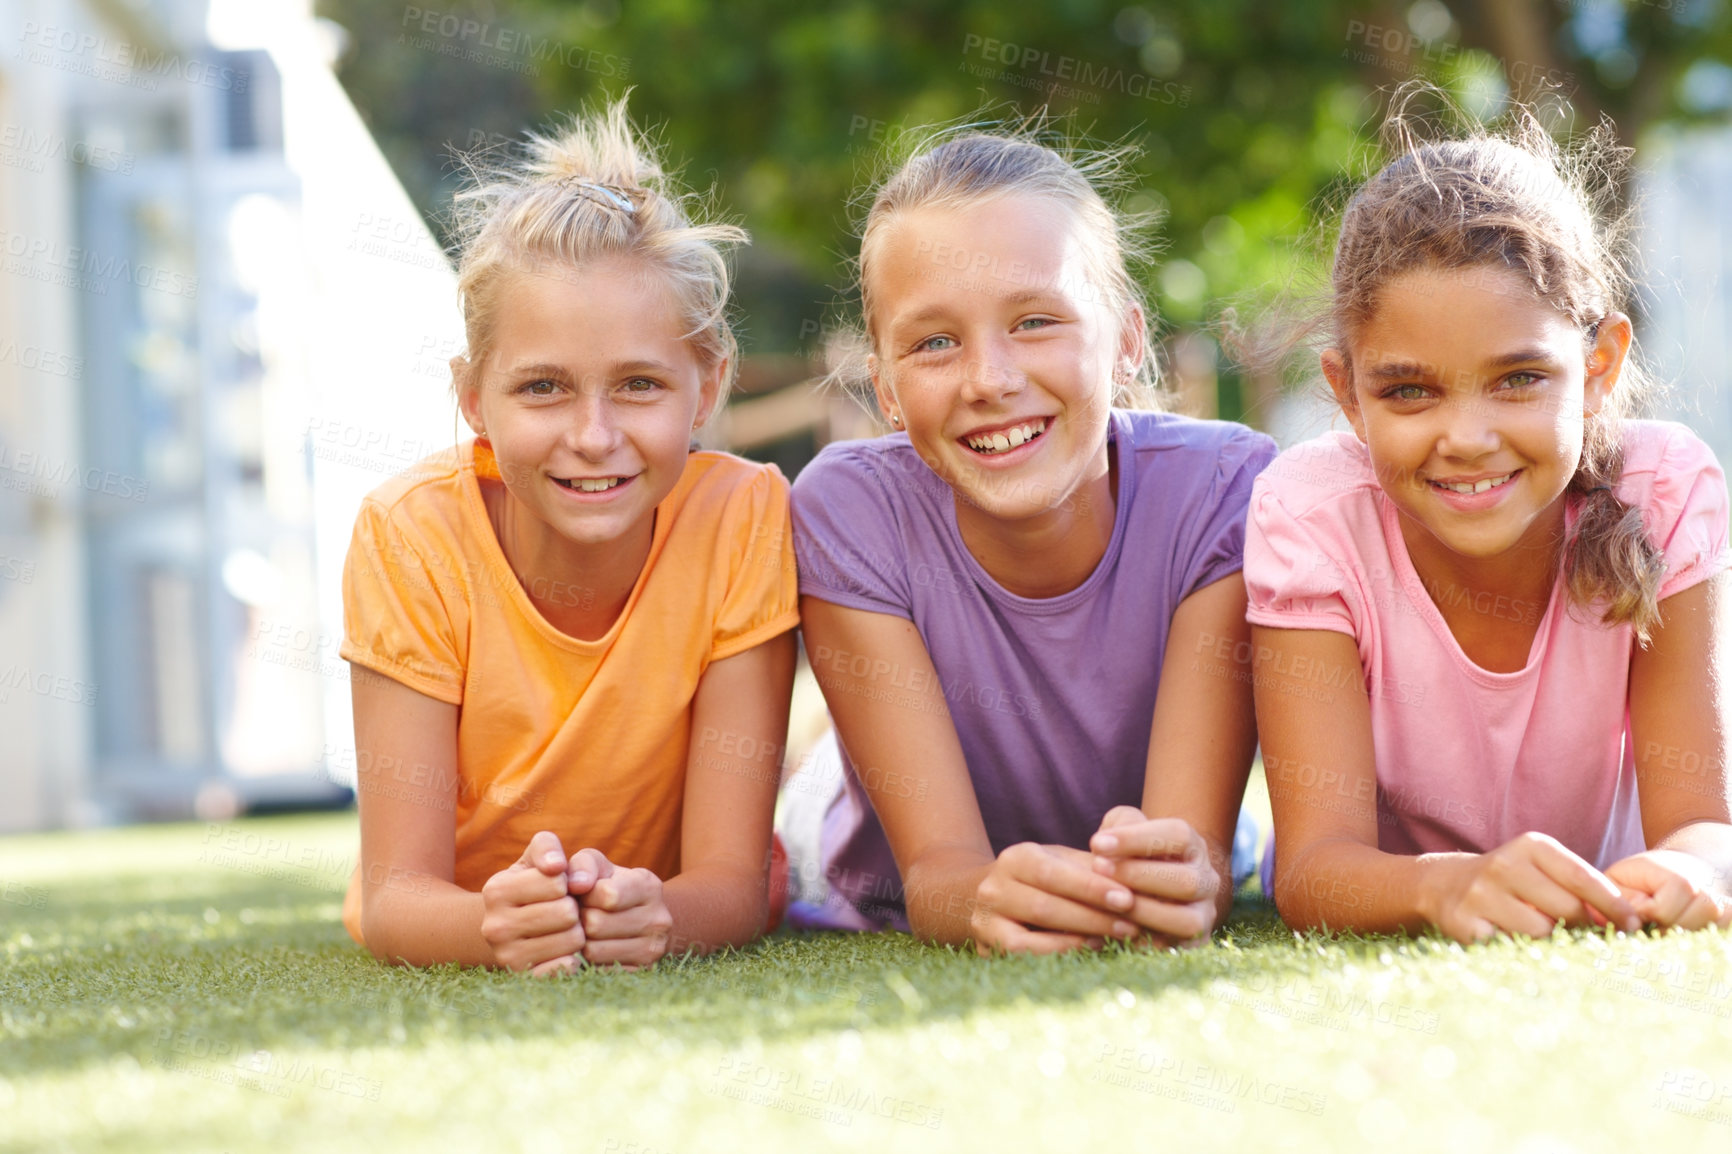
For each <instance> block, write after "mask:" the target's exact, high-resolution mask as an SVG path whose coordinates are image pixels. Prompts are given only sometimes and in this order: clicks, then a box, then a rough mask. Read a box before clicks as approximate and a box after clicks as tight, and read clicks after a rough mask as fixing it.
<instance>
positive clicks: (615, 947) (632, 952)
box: [583, 934, 668, 968]
mask: <svg viewBox="0 0 1732 1154" xmlns="http://www.w3.org/2000/svg"><path fill="white" fill-rule="evenodd" d="M667 949H668V939H667V935H666V934H659V935H653V936H650V937H636V938H620V939H617V940H612V941H600V942H598V941H591V942H590V943H589V944H588V945H586V946H584V947H583V956H584V960H585V961H587V962H588V963H589V964H590V965H592V966H629V967H632V968H637V967H640V966H653V965H655V964H656V963H657V962H659V961H660V960H661V958H662V955H663V954H665V953H667Z"/></svg>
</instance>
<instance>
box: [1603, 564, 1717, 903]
mask: <svg viewBox="0 0 1732 1154" xmlns="http://www.w3.org/2000/svg"><path fill="white" fill-rule="evenodd" d="M1728 580H1729V578H1728V577H1727V576H1726V575H1724V574H1722V575H1721V576H1719V577H1716V578H1714V579H1713V580H1710V581H1704V582H1702V583H1700V584H1697V585H1693V586H1691V587H1690V588H1688V589H1685V590H1684V591H1682V592H1680V593H1677V594H1674V595H1673V596H1671V597H1668V598H1666V600H1665V601H1663V602H1661V603H1660V613H1661V622H1660V625H1659V626H1658V627H1657V628H1656V629H1655V630H1654V633H1653V636H1652V638H1651V639H1650V641H1649V644H1648V647H1647V648H1646V649H1638V650H1636V652H1635V654H1634V655H1633V656H1632V658H1631V660H1630V740H1631V742H1632V744H1633V746H1634V751H1635V759H1636V785H1637V793H1638V795H1639V796H1640V797H1641V802H1642V832H1643V836H1644V837H1645V839H1646V840H1647V843H1648V846H1649V847H1650V848H1649V853H1646V854H1640V855H1637V858H1630V859H1625V861H1623V862H1619V863H1617V864H1615V865H1613V866H1612V867H1611V869H1609V870H1608V871H1607V873H1608V874H1610V875H1611V877H1612V879H1613V880H1614V881H1617V882H1619V883H1620V884H1621V885H1623V886H1624V887H1625V889H1626V890H1627V891H1634V892H1635V893H1637V894H1638V895H1641V896H1639V897H1638V900H1637V905H1638V909H1640V910H1641V912H1642V913H1643V916H1644V917H1645V918H1647V919H1648V920H1651V921H1655V922H1658V923H1659V924H1661V925H1680V926H1683V927H1684V928H1690V929H1694V928H1697V927H1699V926H1702V925H1706V924H1708V922H1710V921H1714V922H1720V923H1722V924H1732V812H1729V806H1728V800H1727V795H1728V784H1727V782H1728V778H1727V772H1726V752H1727V750H1726V730H1727V726H1726V717H1727V702H1726V697H1725V695H1726V692H1727V690H1728V688H1729V687H1728V685H1727V681H1726V675H1727V672H1728V670H1727V662H1726V653H1725V650H1726V645H1725V638H1724V630H1725V628H1726V625H1727V622H1726V620H1725V617H1726V612H1727V585H1728ZM1638 859H1641V860H1640V861H1638ZM1649 866H1657V867H1658V868H1657V869H1650V868H1648V867H1649Z"/></svg>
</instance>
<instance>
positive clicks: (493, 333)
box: [342, 103, 798, 974]
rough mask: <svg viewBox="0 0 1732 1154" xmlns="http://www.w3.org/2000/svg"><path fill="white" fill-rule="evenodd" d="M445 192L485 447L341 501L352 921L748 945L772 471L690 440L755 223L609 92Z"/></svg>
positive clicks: (765, 809)
mask: <svg viewBox="0 0 1732 1154" xmlns="http://www.w3.org/2000/svg"><path fill="white" fill-rule="evenodd" d="M457 203H458V210H459V215H460V224H461V226H462V228H461V236H462V257H461V260H460V263H459V269H458V273H459V289H460V291H461V294H462V303H463V312H464V321H465V325H466V328H467V338H468V352H467V355H465V356H459V357H457V358H455V359H454V360H453V361H452V372H453V377H454V383H455V387H456V392H457V398H458V402H459V405H460V407H461V410H462V413H463V416H464V418H465V419H466V420H467V421H468V422H469V425H470V427H471V428H472V429H473V430H474V431H475V435H476V439H475V440H473V441H469V442H465V443H464V444H461V445H459V446H457V447H456V448H455V449H453V450H451V451H450V452H448V453H446V454H442V455H440V456H439V457H436V458H434V459H431V460H429V461H426V462H423V463H422V464H421V465H419V466H417V467H416V468H415V469H412V470H411V471H410V472H408V473H406V474H404V475H403V476H400V477H397V478H395V479H393V480H392V481H390V482H388V483H386V484H385V485H383V486H381V487H380V488H379V489H377V490H376V491H374V492H373V493H372V494H370V495H369V496H368V498H367V500H366V502H365V503H364V504H363V506H362V510H361V514H360V516H359V518H358V519H357V521H356V525H355V535H354V541H353V544H352V545H351V547H350V550H349V557H348V562H347V567H346V571H345V575H344V615H345V634H346V636H345V639H344V643H343V649H342V653H343V656H344V657H345V658H347V659H348V660H349V661H350V662H351V663H352V664H353V667H354V678H353V692H354V703H355V745H356V750H357V758H356V760H357V765H358V768H359V775H358V778H359V780H358V789H359V793H360V799H361V862H360V868H359V869H358V870H357V873H356V878H355V880H354V882H353V883H352V884H351V887H350V893H349V898H348V901H347V902H346V903H345V906H344V923H345V925H346V926H347V927H348V929H349V932H350V933H351V934H352V935H354V937H355V939H356V940H357V941H359V942H362V943H363V944H364V945H366V946H367V948H368V949H370V950H371V951H372V952H373V953H374V954H375V955H376V956H378V957H380V958H382V959H386V960H390V961H398V962H406V963H409V964H412V965H425V964H432V963H438V962H452V961H455V962H461V963H465V964H471V965H496V966H503V967H506V968H509V969H513V970H530V971H531V972H533V973H535V974H550V973H557V972H569V971H572V970H574V969H576V968H577V967H578V966H579V965H582V964H585V963H588V964H596V965H608V964H618V965H623V966H629V967H638V966H647V965H653V964H654V963H655V962H656V960H657V959H659V958H660V957H661V956H662V955H663V954H664V953H666V952H667V951H669V950H670V949H672V950H675V951H684V950H686V949H691V948H696V949H700V950H707V949H712V948H716V947H720V946H723V945H729V944H736V945H737V944H741V943H744V942H746V941H749V940H750V939H751V938H752V937H754V936H755V935H756V934H757V933H758V932H760V930H761V929H762V927H763V926H764V925H765V922H766V915H767V913H768V907H769V895H768V889H769V886H768V881H769V879H768V869H767V863H768V862H769V860H770V846H771V833H770V821H771V813H772V810H773V808H774V805H775V794H776V785H777V779H778V770H779V766H780V750H781V748H782V743H783V740H784V737H785V734H786V729H787V718H788V702H789V695H790V692H791V686H792V680H793V670H794V641H793V634H792V632H791V630H792V629H793V627H794V626H795V625H796V624H797V623H798V614H797V610H796V607H795V606H796V592H795V577H794V562H793V554H792V546H791V543H790V538H789V534H788V532H787V524H788V496H787V492H788V486H787V482H786V481H785V480H783V479H782V477H781V475H780V474H779V473H778V472H777V471H776V470H775V468H774V467H773V466H768V465H756V464H752V463H750V462H747V461H742V460H740V459H738V458H736V457H732V456H729V455H727V454H725V453H711V452H693V451H691V450H690V444H691V438H692V434H693V432H694V430H696V429H697V428H698V427H699V426H700V425H702V424H703V423H704V421H705V420H706V419H707V418H708V417H709V415H710V414H711V413H712V412H713V411H714V410H715V408H716V406H717V405H718V404H719V403H720V401H721V399H722V397H723V395H724V394H725V392H726V389H727V384H728V380H729V376H730V370H731V369H732V366H733V362H734V356H735V345H734V339H733V335H732V332H731V331H730V329H729V327H728V323H727V319H726V315H725V313H726V305H727V294H728V271H727V265H726V263H725V262H724V260H723V258H722V255H721V252H720V248H721V246H724V245H728V244H733V243H738V242H740V241H742V240H743V239H744V234H743V233H742V232H741V231H740V230H739V229H737V228H734V227H732V226H729V225H724V224H702V223H693V222H692V221H691V220H690V219H688V216H687V213H686V211H685V207H684V202H683V201H682V200H681V199H680V198H678V197H677V196H676V195H675V194H673V193H672V192H671V191H669V190H668V188H667V186H666V182H665V180H664V178H663V176H662V174H661V171H660V169H659V167H658V165H657V162H656V159H655V157H654V155H653V152H652V151H651V150H650V149H649V148H648V147H647V145H646V144H644V142H642V141H641V140H639V139H638V138H637V136H636V134H635V133H634V132H633V131H632V129H631V127H630V125H629V123H628V122H627V120H626V116H625V108H624V105H623V103H621V104H616V105H614V106H612V107H610V108H609V109H608V110H607V111H606V112H605V114H603V115H600V116H597V117H593V118H587V119H580V120H579V121H577V122H576V123H574V124H573V125H572V126H571V128H570V129H569V131H567V132H566V133H565V134H564V135H562V136H560V137H559V138H557V139H550V138H544V137H532V138H531V142H530V149H529V156H528V158H527V160H526V161H524V162H523V163H522V164H521V165H518V166H516V167H512V168H508V169H505V170H499V171H491V172H483V173H481V174H480V175H479V176H478V178H477V179H476V180H475V182H474V183H473V185H472V187H470V188H469V189H468V190H467V191H465V192H463V193H462V194H460V196H459V197H458V202H457ZM568 850H571V851H572V852H571V853H570V854H569V856H568V854H567V851H568Z"/></svg>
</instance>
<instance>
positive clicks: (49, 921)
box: [0, 815, 1732, 1154]
mask: <svg viewBox="0 0 1732 1154" xmlns="http://www.w3.org/2000/svg"><path fill="white" fill-rule="evenodd" d="M355 845H356V841H355V822H354V817H353V815H339V816H321V817H310V818H309V817H296V818H277V819H261V820H250V821H242V822H236V823H232V824H228V825H217V826H206V825H181V826H161V827H149V828H134V829H126V830H111V831H103V832H100V833H90V834H58V835H49V836H32V837H19V838H12V839H0V899H3V901H0V942H4V950H5V960H4V963H3V969H0V1026H3V1033H4V1041H3V1043H0V1148H4V1149H8V1150H10V1149H28V1150H77V1151H96V1150H125V1151H149V1150H168V1151H182V1150H363V1151H369V1152H373V1154H376V1152H378V1151H386V1150H399V1149H415V1150H477V1151H494V1150H525V1151H536V1152H537V1154H545V1152H554V1151H585V1152H588V1151H594V1152H597V1154H602V1152H608V1151H612V1152H616V1154H668V1152H673V1154H683V1152H690V1154H697V1152H699V1151H712V1150H726V1149H734V1148H738V1149H744V1150H751V1151H754V1152H759V1151H777V1150H802V1151H804V1150H827V1149H847V1150H853V1149H859V1150H897V1151H901V1150H933V1151H950V1150H1004V1151H1020V1150H1026V1149H1051V1150H1080V1149H1086V1148H1094V1149H1108V1148H1112V1147H1113V1146H1114V1145H1116V1144H1117V1143H1119V1142H1121V1141H1125V1140H1127V1139H1128V1140H1129V1141H1130V1142H1131V1143H1132V1145H1129V1146H1126V1147H1124V1148H1125V1149H1126V1150H1139V1151H1140V1150H1152V1149H1165V1148H1167V1147H1169V1146H1170V1145H1171V1146H1173V1147H1174V1148H1177V1149H1185V1150H1188V1149H1200V1150H1209V1149H1233V1150H1240V1151H1248V1152H1250V1151H1260V1150H1265V1149H1275V1150H1285V1149H1315V1150H1329V1149H1340V1148H1344V1147H1363V1148H1371V1147H1377V1148H1388V1149H1391V1150H1399V1151H1402V1152H1404V1154H1405V1152H1409V1151H1424V1150H1471V1151H1484V1150H1519V1151H1523V1152H1526V1154H1542V1152H1553V1151H1565V1150H1580V1151H1600V1150H1604V1151H1613V1150H1616V1151H1631V1150H1642V1151H1648V1150H1666V1151H1672V1150H1704V1151H1725V1150H1728V1149H1732V937H1728V936H1726V935H1722V934H1718V933H1712V932H1711V933H1702V934H1695V935H1680V936H1675V937H1671V938H1659V937H1637V938H1617V939H1606V938H1603V937H1600V936H1596V935H1591V934H1577V935H1565V936H1560V937H1559V938H1558V939H1556V940H1553V941H1549V942H1542V943H1526V942H1513V941H1503V942H1499V943H1496V944H1493V945H1490V946H1486V947H1481V948H1474V949H1466V950H1464V949H1461V948H1459V947H1457V946H1454V945H1450V944H1447V943H1443V942H1440V941H1435V940H1423V941H1408V940H1403V939H1370V940H1358V939H1353V940H1348V939H1337V940H1321V939H1312V940H1305V941H1300V940H1296V939H1295V938H1294V937H1293V935H1292V934H1290V933H1289V932H1287V931H1286V930H1285V929H1284V928H1283V927H1282V926H1281V925H1280V924H1279V922H1278V921H1277V920H1276V919H1275V918H1274V916H1273V914H1272V913H1271V912H1270V911H1269V910H1268V908H1267V907H1262V906H1258V905H1255V904H1250V905H1245V906H1242V907H1241V908H1240V910H1239V911H1237V913H1236V916H1235V917H1234V918H1233V920H1232V922H1231V923H1230V924H1229V925H1228V927H1227V928H1226V930H1225V931H1224V932H1223V933H1222V934H1221V935H1219V936H1218V938H1217V943H1216V945H1215V946H1214V947H1213V948H1207V949H1201V950H1195V951H1190V952H1186V953H1182V954H1140V953H1132V952H1126V951H1111V952H1107V953H1104V954H1100V955H1094V956H1085V957H1078V956H1073V957H1066V958H1055V959H998V960H991V961H986V960H982V959H979V958H976V957H973V956H970V955H963V954H959V953H954V952H950V951H946V950H941V949H934V948H928V947H924V946H920V945H917V944H916V943H914V942H913V941H912V940H911V939H909V938H907V937H901V936H887V937H848V936H842V935H834V936H829V935H826V936H796V935H787V934H783V935H778V936H776V937H773V938H770V939H768V940H766V941H764V942H762V943H760V944H759V945H756V946H754V947H752V948H750V949H748V950H746V951H743V952H741V953H738V954H733V955H729V956H725V957H718V958H711V959H704V960H690V961H677V962H671V963H664V965H663V966H661V967H659V968H657V969H656V970H655V971H653V972H651V973H646V974H610V973H586V974H583V975H580V976H578V977H575V978H570V979H561V980H556V981H549V982H534V981H528V980H523V979H520V978H517V977H515V976H512V975H508V974H498V973H484V972H479V971H470V972H460V971H458V970H455V969H452V968H446V969H441V970H434V971H410V970H404V969H395V968H390V967H386V966H381V965H379V964H377V963H375V962H374V961H372V959H371V958H369V957H367V956H366V955H365V954H363V953H362V952H361V951H360V950H358V949H356V948H355V947H354V946H353V945H352V944H350V942H349V940H348V938H347V937H346V935H345V934H344V933H343V930H342V927H341V926H340V925H339V924H338V903H339V899H340V895H341V892H342V888H343V885H344V883H345V881H346V879H347V876H348V871H349V868H350V865H351V864H352V861H353V857H352V855H353V853H354V850H355Z"/></svg>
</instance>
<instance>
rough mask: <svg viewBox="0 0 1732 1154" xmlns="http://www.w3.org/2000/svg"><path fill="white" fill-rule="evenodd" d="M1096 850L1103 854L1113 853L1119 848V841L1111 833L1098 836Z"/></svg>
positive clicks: (1096, 836)
mask: <svg viewBox="0 0 1732 1154" xmlns="http://www.w3.org/2000/svg"><path fill="white" fill-rule="evenodd" d="M1095 848H1096V849H1097V850H1099V851H1100V852H1102V853H1112V852H1113V851H1114V850H1115V849H1118V848H1119V839H1118V838H1116V837H1114V836H1113V835H1112V834H1110V833H1102V834H1096V835H1095Z"/></svg>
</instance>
